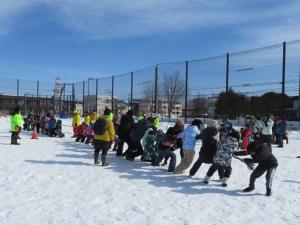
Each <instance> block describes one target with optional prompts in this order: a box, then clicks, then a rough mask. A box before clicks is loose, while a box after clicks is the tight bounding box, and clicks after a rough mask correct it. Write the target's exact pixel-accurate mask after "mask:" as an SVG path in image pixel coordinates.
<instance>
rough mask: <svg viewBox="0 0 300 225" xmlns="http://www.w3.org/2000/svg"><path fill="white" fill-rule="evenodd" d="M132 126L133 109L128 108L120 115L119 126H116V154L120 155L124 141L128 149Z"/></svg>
mask: <svg viewBox="0 0 300 225" xmlns="http://www.w3.org/2000/svg"><path fill="white" fill-rule="evenodd" d="M133 128H134V119H133V111H132V110H129V111H128V112H127V113H126V114H125V115H123V116H122V117H121V121H120V126H119V128H118V132H117V135H118V138H119V144H118V149H117V156H122V154H123V146H124V143H126V144H127V145H128V149H129V148H130V146H131V145H132V144H131V138H130V134H131V132H132V130H133Z"/></svg>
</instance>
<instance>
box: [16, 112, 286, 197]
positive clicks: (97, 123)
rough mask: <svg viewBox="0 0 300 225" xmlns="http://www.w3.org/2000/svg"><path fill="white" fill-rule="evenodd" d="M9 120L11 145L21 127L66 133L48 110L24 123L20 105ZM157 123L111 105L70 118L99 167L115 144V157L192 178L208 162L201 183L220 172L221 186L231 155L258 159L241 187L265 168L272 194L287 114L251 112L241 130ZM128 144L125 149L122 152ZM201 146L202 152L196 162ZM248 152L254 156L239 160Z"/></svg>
mask: <svg viewBox="0 0 300 225" xmlns="http://www.w3.org/2000/svg"><path fill="white" fill-rule="evenodd" d="M10 122H11V123H10V124H11V144H13V145H18V144H19V143H18V142H17V140H18V139H19V133H20V131H21V129H22V127H23V129H24V130H33V129H34V130H35V132H41V133H43V134H45V135H48V136H50V137H53V136H57V137H64V134H63V133H62V122H61V120H56V119H55V117H54V116H53V115H51V114H50V113H46V114H45V115H42V116H38V115H31V114H29V115H27V117H26V118H25V119H24V121H23V117H22V115H21V113H20V107H19V106H17V107H16V108H15V110H14V111H13V112H12V113H11V114H10ZM159 125H160V121H159V118H158V116H157V115H156V114H151V115H150V116H147V115H146V114H141V115H139V116H138V117H134V113H133V111H132V110H129V111H128V112H127V113H126V114H124V115H122V116H121V117H118V116H114V115H113V113H112V111H111V110H110V109H108V108H106V109H105V110H104V113H103V115H102V116H99V117H98V115H97V113H96V111H93V112H92V113H88V112H86V113H85V114H84V116H83V121H82V117H81V115H80V113H79V112H77V111H76V110H75V111H74V113H73V119H72V127H73V137H74V138H76V139H75V140H76V142H82V143H85V144H91V145H93V146H94V164H95V165H98V164H101V165H102V166H108V165H109V163H108V162H107V160H106V156H107V152H108V151H109V150H110V149H111V147H112V145H113V143H114V146H113V150H114V151H115V152H116V156H117V157H124V158H125V159H126V160H130V161H134V160H135V159H136V158H138V157H140V160H141V161H145V162H149V163H150V164H151V165H152V166H160V165H167V164H168V172H171V173H174V174H184V173H185V172H186V170H187V169H188V168H190V167H191V169H190V170H189V176H190V177H193V176H194V175H195V174H196V173H197V171H198V170H199V169H200V167H201V165H202V164H203V163H205V164H210V165H211V166H210V167H209V169H208V171H207V173H206V175H205V177H204V179H203V182H204V183H205V184H207V183H209V180H210V178H211V177H212V175H213V174H214V173H215V172H216V171H218V175H219V178H220V180H221V184H222V186H224V187H226V186H227V182H228V179H229V178H230V176H231V172H232V166H231V161H232V158H237V159H239V160H240V161H242V162H244V163H245V164H246V165H247V167H248V168H250V169H254V165H253V163H258V166H257V167H256V168H255V169H254V170H253V172H252V174H251V175H250V181H249V186H248V187H247V188H245V189H244V190H243V191H244V192H249V191H252V190H254V188H255V180H256V179H257V178H258V177H260V176H261V175H262V174H264V173H265V172H266V195H267V196H270V195H271V187H272V179H273V176H274V173H275V170H276V168H277V167H278V162H277V159H276V158H275V156H274V155H273V154H272V145H273V144H278V147H279V148H282V147H283V140H284V139H286V140H287V143H288V138H287V122H286V119H285V118H284V117H283V116H282V117H279V118H276V119H275V121H274V120H273V119H272V117H271V116H270V115H266V116H265V117H263V118H262V119H261V118H259V117H255V116H247V117H246V118H245V123H244V126H243V127H242V128H241V129H240V131H237V130H235V129H234V127H233V125H232V123H230V122H229V121H228V120H227V119H226V118H225V119H223V120H222V123H221V124H219V123H218V121H217V120H213V119H210V120H208V123H207V126H206V127H205V126H204V123H203V122H202V121H201V120H200V119H194V120H193V121H192V122H191V124H189V125H185V123H184V122H183V121H182V120H178V121H177V122H176V123H175V125H174V126H171V127H168V128H167V130H166V132H164V131H162V130H161V129H159ZM200 140H201V142H202V144H201V145H200V144H199V141H200ZM125 144H126V146H127V149H126V150H125V151H124V147H125ZM177 149H178V150H179V152H180V154H179V155H180V163H179V164H177V161H178V159H177V155H176V153H175V151H176V150H177ZM198 149H200V151H199V156H198V159H197V160H196V161H195V162H194V164H193V161H194V158H195V155H196V152H197V151H198ZM100 152H101V161H99V154H100ZM247 155H250V156H251V158H240V157H241V156H247ZM192 164H193V165H192Z"/></svg>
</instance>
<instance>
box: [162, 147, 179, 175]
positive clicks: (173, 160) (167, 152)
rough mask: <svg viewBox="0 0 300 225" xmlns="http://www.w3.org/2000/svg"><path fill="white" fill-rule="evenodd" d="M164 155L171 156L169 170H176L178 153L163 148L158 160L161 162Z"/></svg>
mask: <svg viewBox="0 0 300 225" xmlns="http://www.w3.org/2000/svg"><path fill="white" fill-rule="evenodd" d="M164 157H168V158H171V160H170V163H169V168H168V172H174V170H175V167H176V154H175V153H174V152H173V151H171V150H163V151H161V150H160V151H159V155H158V162H161V161H162V160H163V158H164Z"/></svg>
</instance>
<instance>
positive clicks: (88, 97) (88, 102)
mask: <svg viewBox="0 0 300 225" xmlns="http://www.w3.org/2000/svg"><path fill="white" fill-rule="evenodd" d="M87 89H88V90H87V94H88V95H87V110H86V111H90V78H88V83H87ZM83 113H85V112H83Z"/></svg>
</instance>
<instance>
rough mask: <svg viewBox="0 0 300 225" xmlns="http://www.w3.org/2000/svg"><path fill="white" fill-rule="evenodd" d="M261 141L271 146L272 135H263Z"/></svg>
mask: <svg viewBox="0 0 300 225" xmlns="http://www.w3.org/2000/svg"><path fill="white" fill-rule="evenodd" d="M261 142H262V143H267V144H268V145H269V146H270V147H271V146H272V135H264V134H262V135H261Z"/></svg>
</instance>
